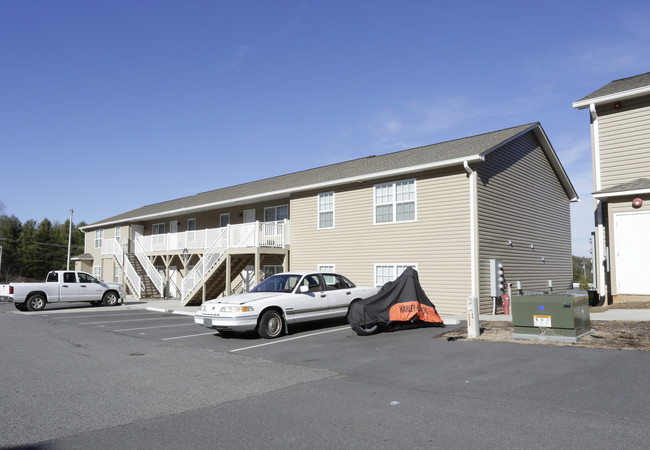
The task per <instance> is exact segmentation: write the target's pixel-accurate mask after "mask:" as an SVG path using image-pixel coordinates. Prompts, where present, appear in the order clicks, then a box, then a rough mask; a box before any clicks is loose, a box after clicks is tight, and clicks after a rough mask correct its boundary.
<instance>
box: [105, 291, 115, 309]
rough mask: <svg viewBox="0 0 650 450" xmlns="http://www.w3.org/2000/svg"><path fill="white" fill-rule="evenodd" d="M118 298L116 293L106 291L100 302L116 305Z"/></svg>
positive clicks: (106, 304)
mask: <svg viewBox="0 0 650 450" xmlns="http://www.w3.org/2000/svg"><path fill="white" fill-rule="evenodd" d="M118 300H119V298H118V297H117V294H116V293H115V292H107V293H105V294H104V298H103V299H102V303H103V304H104V306H115V305H117V301H118Z"/></svg>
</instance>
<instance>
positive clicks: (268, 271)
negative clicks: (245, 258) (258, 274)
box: [264, 265, 284, 279]
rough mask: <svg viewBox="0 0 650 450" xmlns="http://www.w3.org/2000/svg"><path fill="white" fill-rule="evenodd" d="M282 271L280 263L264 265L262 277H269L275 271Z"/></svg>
mask: <svg viewBox="0 0 650 450" xmlns="http://www.w3.org/2000/svg"><path fill="white" fill-rule="evenodd" d="M282 272H284V267H282V265H268V266H264V279H266V278H268V277H270V276H271V275H275V274H276V273H282Z"/></svg>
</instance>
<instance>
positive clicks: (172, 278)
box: [167, 266, 178, 298]
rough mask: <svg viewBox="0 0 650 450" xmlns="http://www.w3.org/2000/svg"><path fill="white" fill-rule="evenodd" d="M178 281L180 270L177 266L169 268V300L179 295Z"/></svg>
mask: <svg viewBox="0 0 650 450" xmlns="http://www.w3.org/2000/svg"><path fill="white" fill-rule="evenodd" d="M177 279H178V269H177V268H176V266H169V294H168V295H167V296H168V297H169V298H176V296H177V295H178V287H177V284H176V281H177Z"/></svg>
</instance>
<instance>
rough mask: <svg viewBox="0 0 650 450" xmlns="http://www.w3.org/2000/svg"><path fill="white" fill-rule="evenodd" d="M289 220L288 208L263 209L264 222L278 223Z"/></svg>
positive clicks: (273, 207) (272, 207)
mask: <svg viewBox="0 0 650 450" xmlns="http://www.w3.org/2000/svg"><path fill="white" fill-rule="evenodd" d="M287 218H289V206H288V205H280V206H269V207H268V208H264V222H279V221H281V220H284V219H287Z"/></svg>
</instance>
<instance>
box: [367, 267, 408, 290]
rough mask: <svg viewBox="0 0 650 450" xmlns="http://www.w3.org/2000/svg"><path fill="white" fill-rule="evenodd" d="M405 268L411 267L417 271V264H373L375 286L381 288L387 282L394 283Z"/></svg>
mask: <svg viewBox="0 0 650 450" xmlns="http://www.w3.org/2000/svg"><path fill="white" fill-rule="evenodd" d="M407 267H412V268H414V269H415V270H418V265H417V264H408V263H406V264H404V263H396V264H393V263H388V264H375V286H376V287H381V286H383V285H384V284H386V283H388V282H389V281H395V279H396V278H397V277H399V276H400V275H401V274H402V272H404V271H405V270H406V268H407Z"/></svg>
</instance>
